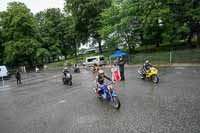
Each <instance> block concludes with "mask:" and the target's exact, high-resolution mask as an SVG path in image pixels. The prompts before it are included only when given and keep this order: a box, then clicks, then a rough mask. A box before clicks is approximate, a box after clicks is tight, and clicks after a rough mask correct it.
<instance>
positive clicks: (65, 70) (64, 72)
mask: <svg viewBox="0 0 200 133" xmlns="http://www.w3.org/2000/svg"><path fill="white" fill-rule="evenodd" d="M63 74H64V76H65V77H66V76H67V74H70V72H69V70H68V68H67V67H65V68H64V69H63ZM70 75H71V74H70Z"/></svg>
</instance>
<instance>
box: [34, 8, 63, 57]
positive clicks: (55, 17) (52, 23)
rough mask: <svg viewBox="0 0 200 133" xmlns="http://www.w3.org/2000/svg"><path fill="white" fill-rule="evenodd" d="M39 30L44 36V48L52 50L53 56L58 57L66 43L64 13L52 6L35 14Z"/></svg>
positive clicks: (42, 40)
mask: <svg viewBox="0 0 200 133" xmlns="http://www.w3.org/2000/svg"><path fill="white" fill-rule="evenodd" d="M35 17H36V19H37V22H38V26H39V32H40V35H41V37H42V39H41V42H42V48H45V49H47V50H48V51H49V52H50V55H51V57H52V58H54V59H55V58H57V57H58V55H60V54H61V48H62V46H63V45H64V43H65V42H64V28H63V25H62V23H63V19H64V15H63V14H62V13H61V11H60V9H58V8H50V9H47V10H45V11H41V12H39V13H37V14H36V15H35Z"/></svg>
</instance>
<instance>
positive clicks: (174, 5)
mask: <svg viewBox="0 0 200 133" xmlns="http://www.w3.org/2000/svg"><path fill="white" fill-rule="evenodd" d="M168 6H169V8H170V10H171V11H172V14H171V15H170V21H171V22H172V24H173V26H172V31H171V34H170V36H171V38H170V63H172V50H173V48H172V42H173V38H174V36H172V34H176V33H175V18H176V15H177V7H176V6H177V4H175V3H168Z"/></svg>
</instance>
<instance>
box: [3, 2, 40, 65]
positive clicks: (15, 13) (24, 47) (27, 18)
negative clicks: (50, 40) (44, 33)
mask: <svg viewBox="0 0 200 133" xmlns="http://www.w3.org/2000/svg"><path fill="white" fill-rule="evenodd" d="M0 18H1V26H2V27H1V28H2V29H3V30H2V36H3V46H4V47H5V51H4V56H5V59H4V62H5V63H10V64H15V65H19V64H33V62H34V57H35V53H36V50H37V48H39V46H40V43H39V42H38V41H37V39H38V38H39V37H38V34H37V31H38V30H37V25H36V21H35V19H34V17H33V14H32V13H31V12H30V10H29V9H28V8H27V7H26V5H25V4H23V3H20V2H11V3H9V4H8V8H7V11H5V12H2V13H1V15H0Z"/></svg>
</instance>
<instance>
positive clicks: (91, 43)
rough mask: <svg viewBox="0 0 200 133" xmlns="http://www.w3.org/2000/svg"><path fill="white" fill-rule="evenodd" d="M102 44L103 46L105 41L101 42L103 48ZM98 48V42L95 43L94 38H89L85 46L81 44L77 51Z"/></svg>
mask: <svg viewBox="0 0 200 133" xmlns="http://www.w3.org/2000/svg"><path fill="white" fill-rule="evenodd" d="M104 44H105V41H101V46H103V45H104ZM98 47H99V44H98V42H96V40H95V39H94V38H91V37H90V38H89V39H88V41H87V42H86V43H85V44H82V43H81V46H80V47H79V50H81V49H85V50H88V49H95V50H96V49H98Z"/></svg>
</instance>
